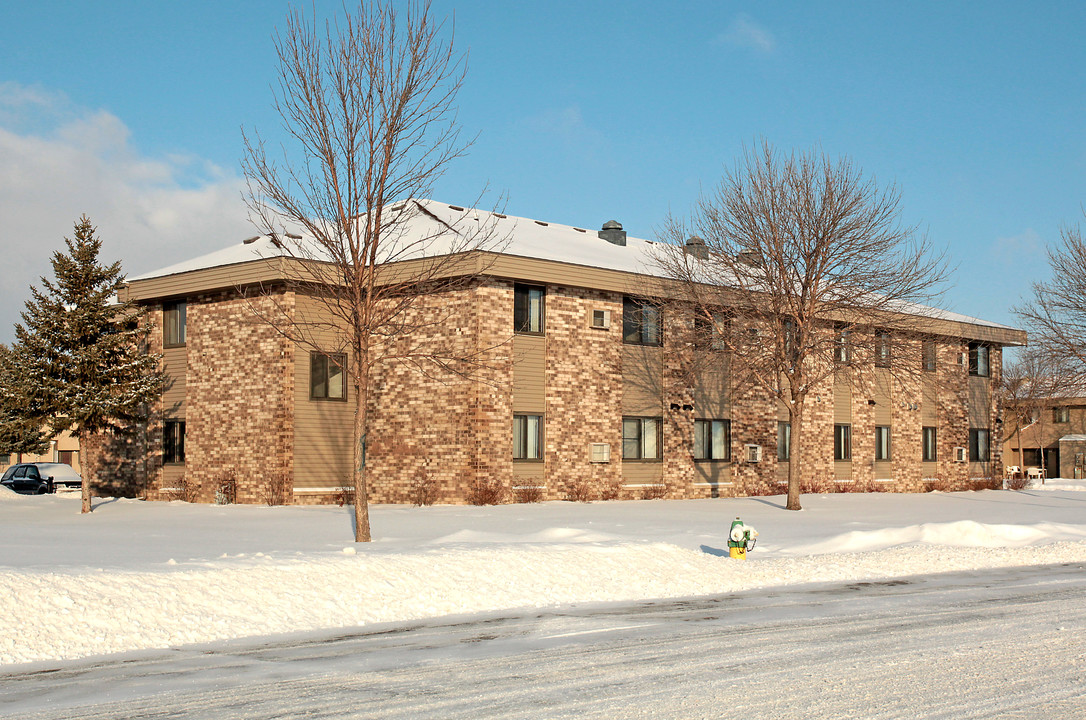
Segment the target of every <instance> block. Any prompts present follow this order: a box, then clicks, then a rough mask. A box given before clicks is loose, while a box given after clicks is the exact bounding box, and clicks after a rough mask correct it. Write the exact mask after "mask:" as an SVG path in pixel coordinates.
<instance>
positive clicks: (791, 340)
mask: <svg viewBox="0 0 1086 720" xmlns="http://www.w3.org/2000/svg"><path fill="white" fill-rule="evenodd" d="M781 343H782V346H783V348H784V357H785V358H787V359H788V361H789V362H793V363H794V362H795V361H796V360H798V359H799V345H798V344H797V339H796V321H795V320H793V319H792V318H785V319H784V320H782V321H781Z"/></svg>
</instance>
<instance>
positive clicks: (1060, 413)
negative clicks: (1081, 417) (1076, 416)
mask: <svg viewBox="0 0 1086 720" xmlns="http://www.w3.org/2000/svg"><path fill="white" fill-rule="evenodd" d="M1069 422H1071V408H1070V406H1068V405H1056V406H1054V407H1053V408H1052V423H1053V424H1055V425H1064V424H1066V423H1069Z"/></svg>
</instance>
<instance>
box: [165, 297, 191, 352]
mask: <svg viewBox="0 0 1086 720" xmlns="http://www.w3.org/2000/svg"><path fill="white" fill-rule="evenodd" d="M187 341H188V301H186V300H174V301H172V302H164V303H162V347H163V348H178V347H185V345H186V344H187Z"/></svg>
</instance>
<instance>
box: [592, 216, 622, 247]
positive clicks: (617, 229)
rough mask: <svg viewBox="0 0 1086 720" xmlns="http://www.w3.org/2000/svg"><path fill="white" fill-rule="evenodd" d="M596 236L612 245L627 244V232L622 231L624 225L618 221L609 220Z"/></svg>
mask: <svg viewBox="0 0 1086 720" xmlns="http://www.w3.org/2000/svg"><path fill="white" fill-rule="evenodd" d="M596 234H597V235H599V236H600V237H601V238H603V239H604V240H606V241H607V242H609V243H611V244H612V245H623V246H624V245H625V244H626V231H625V230H623V229H622V223H620V222H619V221H618V220H608V221H607V222H605V223H604V224H603V229H602V230H600V231H599V232H598V233H596Z"/></svg>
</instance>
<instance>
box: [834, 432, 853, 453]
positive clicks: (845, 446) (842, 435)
mask: <svg viewBox="0 0 1086 720" xmlns="http://www.w3.org/2000/svg"><path fill="white" fill-rule="evenodd" d="M833 459H834V460H837V461H841V460H851V459H852V426H851V425H834V426H833Z"/></svg>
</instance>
